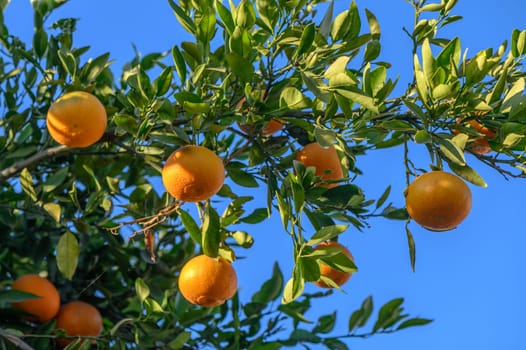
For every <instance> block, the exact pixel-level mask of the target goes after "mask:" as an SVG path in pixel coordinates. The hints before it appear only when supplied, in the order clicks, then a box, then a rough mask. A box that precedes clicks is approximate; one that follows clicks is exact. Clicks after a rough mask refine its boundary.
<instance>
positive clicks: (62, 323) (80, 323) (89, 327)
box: [55, 301, 102, 346]
mask: <svg viewBox="0 0 526 350" xmlns="http://www.w3.org/2000/svg"><path fill="white" fill-rule="evenodd" d="M55 328H56V329H63V330H64V331H65V332H66V334H67V336H69V337H75V336H81V337H96V336H98V335H99V334H100V333H101V332H102V316H101V315H100V312H99V310H97V308H96V307H94V306H93V305H90V304H88V303H85V302H83V301H72V302H69V303H67V304H65V305H63V306H62V307H61V308H60V310H59V312H58V315H57V322H56V326H55ZM72 341H73V340H72V339H66V338H59V339H57V342H58V343H59V345H61V346H66V345H68V344H69V343H71V342H72Z"/></svg>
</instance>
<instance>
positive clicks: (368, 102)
mask: <svg viewBox="0 0 526 350" xmlns="http://www.w3.org/2000/svg"><path fill="white" fill-rule="evenodd" d="M334 92H336V93H338V94H340V95H341V96H343V97H345V98H347V99H349V100H351V101H353V102H355V103H358V104H360V105H361V106H362V107H364V108H366V109H368V110H370V111H371V112H373V113H374V114H378V113H379V110H378V106H376V105H375V103H374V99H373V98H371V97H369V96H366V95H364V94H363V93H362V92H361V91H359V90H358V89H356V90H355V89H353V90H352V91H351V87H349V89H334Z"/></svg>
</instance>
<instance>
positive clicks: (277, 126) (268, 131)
mask: <svg viewBox="0 0 526 350" xmlns="http://www.w3.org/2000/svg"><path fill="white" fill-rule="evenodd" d="M237 125H238V126H239V128H240V129H241V130H243V131H244V132H246V133H247V134H253V133H254V131H255V129H256V128H255V126H254V125H252V124H241V123H237ZM282 127H283V123H281V122H280V121H278V120H276V119H271V120H269V121H268V122H265V124H263V127H262V128H261V135H263V136H270V135H272V134H274V133H276V132H278V131H279V130H281V128H282Z"/></svg>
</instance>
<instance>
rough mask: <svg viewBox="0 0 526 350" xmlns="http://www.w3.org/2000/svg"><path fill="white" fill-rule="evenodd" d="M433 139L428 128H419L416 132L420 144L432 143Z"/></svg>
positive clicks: (417, 141)
mask: <svg viewBox="0 0 526 350" xmlns="http://www.w3.org/2000/svg"><path fill="white" fill-rule="evenodd" d="M432 141H433V139H432V138H431V135H429V133H428V132H427V131H426V130H418V131H417V132H416V133H415V142H416V143H418V144H427V143H431V142H432Z"/></svg>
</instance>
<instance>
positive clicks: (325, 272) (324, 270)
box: [314, 241, 354, 288]
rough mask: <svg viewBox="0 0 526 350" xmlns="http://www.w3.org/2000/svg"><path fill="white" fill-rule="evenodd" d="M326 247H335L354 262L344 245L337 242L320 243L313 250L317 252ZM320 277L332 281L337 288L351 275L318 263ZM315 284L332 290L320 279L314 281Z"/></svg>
mask: <svg viewBox="0 0 526 350" xmlns="http://www.w3.org/2000/svg"><path fill="white" fill-rule="evenodd" d="M327 247H336V248H338V249H340V251H341V253H343V254H345V255H346V256H347V257H348V258H349V259H351V260H352V261H353V262H354V257H353V256H352V254H351V252H350V251H349V249H347V247H345V246H344V245H342V244H340V243H338V242H334V241H329V242H322V243H320V244H319V245H318V246H316V248H314V250H318V249H320V248H327ZM320 275H322V276H324V277H328V278H330V279H331V280H332V281H334V283H336V284H337V285H338V286H342V285H344V284H345V283H346V282H347V281H348V280H349V278H351V275H352V273H350V272H344V271H340V270H337V269H335V268H334V267H332V266H329V265H327V264H324V263H320ZM315 284H316V285H317V286H319V287H322V288H332V286H330V285H328V284H326V283H325V282H324V281H323V280H322V279H319V280H318V281H316V282H315Z"/></svg>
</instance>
